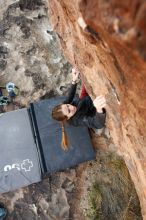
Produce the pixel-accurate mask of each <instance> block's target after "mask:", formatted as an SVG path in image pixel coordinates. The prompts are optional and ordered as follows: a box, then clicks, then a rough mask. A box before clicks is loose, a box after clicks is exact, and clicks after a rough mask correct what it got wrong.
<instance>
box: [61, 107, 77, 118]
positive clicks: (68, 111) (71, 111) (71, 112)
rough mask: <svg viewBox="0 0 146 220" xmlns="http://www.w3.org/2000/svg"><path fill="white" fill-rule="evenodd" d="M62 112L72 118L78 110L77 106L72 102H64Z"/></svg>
mask: <svg viewBox="0 0 146 220" xmlns="http://www.w3.org/2000/svg"><path fill="white" fill-rule="evenodd" d="M61 108H62V112H63V114H64V115H65V116H67V118H68V119H69V118H71V117H72V116H73V115H74V114H75V113H76V111H77V108H76V107H75V106H73V105H70V104H62V106H61Z"/></svg>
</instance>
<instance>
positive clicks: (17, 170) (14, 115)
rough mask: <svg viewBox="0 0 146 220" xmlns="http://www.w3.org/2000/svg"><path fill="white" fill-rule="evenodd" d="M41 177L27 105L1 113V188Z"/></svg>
mask: <svg viewBox="0 0 146 220" xmlns="http://www.w3.org/2000/svg"><path fill="white" fill-rule="evenodd" d="M40 180H41V169H40V162H39V158H38V153H37V148H36V143H35V141H34V136H33V132H32V129H31V124H30V120H29V115H28V111H27V109H26V108H24V109H20V110H17V111H13V112H8V113H5V114H1V115H0V192H1V193H4V192H7V191H12V190H14V189H17V188H20V187H22V186H27V185H30V184H31V183H35V182H39V181H40Z"/></svg>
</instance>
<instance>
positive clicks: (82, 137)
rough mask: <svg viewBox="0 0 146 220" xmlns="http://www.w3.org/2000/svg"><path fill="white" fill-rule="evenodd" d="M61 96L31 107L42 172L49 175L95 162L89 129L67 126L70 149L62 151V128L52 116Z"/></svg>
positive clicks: (60, 100) (61, 99)
mask: <svg viewBox="0 0 146 220" xmlns="http://www.w3.org/2000/svg"><path fill="white" fill-rule="evenodd" d="M63 100H64V98H63V97H58V98H52V99H48V100H43V101H39V102H36V103H33V104H32V105H31V112H32V115H33V118H34V124H35V126H34V127H35V129H36V133H37V134H38V135H39V137H38V138H39V143H40V144H39V145H40V148H41V152H42V155H43V157H44V158H43V160H44V166H45V169H44V170H45V172H47V173H51V172H54V171H61V170H64V169H66V168H71V167H74V166H76V165H78V164H79V163H82V162H85V161H88V160H93V159H95V152H94V150H93V148H92V144H91V140H90V136H89V132H88V128H87V127H84V126H80V127H74V126H71V125H68V124H66V126H65V129H66V133H67V135H68V137H69V142H70V148H69V150H68V151H67V152H66V151H64V150H63V149H62V148H61V135H62V134H61V125H60V123H59V122H57V121H55V120H54V119H52V117H51V112H52V108H53V107H54V106H55V105H57V104H58V103H61V102H63Z"/></svg>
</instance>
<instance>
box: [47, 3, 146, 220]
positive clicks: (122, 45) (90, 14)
mask: <svg viewBox="0 0 146 220" xmlns="http://www.w3.org/2000/svg"><path fill="white" fill-rule="evenodd" d="M49 11H50V12H49V13H50V17H51V21H52V24H53V27H54V30H56V32H57V33H58V36H59V39H60V42H61V45H62V48H63V50H64V54H65V56H66V57H67V58H68V59H69V61H70V62H71V63H72V64H73V65H76V66H77V67H78V68H79V70H80V72H81V74H82V79H83V81H84V82H85V83H86V87H87V90H88V92H89V94H90V95H91V97H92V98H95V97H96V96H97V95H99V94H104V95H105V97H106V100H107V127H108V128H109V130H110V135H111V137H112V139H113V142H114V144H115V145H116V148H117V152H118V153H119V154H120V155H122V157H123V158H124V160H125V162H126V165H127V167H128V169H129V171H130V175H131V177H132V180H133V182H134V184H135V187H136V190H137V193H138V196H139V199H140V204H141V208H142V215H143V219H146V162H145V161H146V150H145V143H146V126H145V121H146V100H145V94H146V86H145V85H146V62H145V61H146V22H145V21H146V3H145V1H144V0H128V1H127V0H123V1H121V2H119V1H118V0H111V1H107V0H81V1H77V0H72V1H70V0H49ZM79 17H82V18H83V20H84V21H85V23H86V24H87V28H82V27H81V26H82V25H79V22H78V18H79Z"/></svg>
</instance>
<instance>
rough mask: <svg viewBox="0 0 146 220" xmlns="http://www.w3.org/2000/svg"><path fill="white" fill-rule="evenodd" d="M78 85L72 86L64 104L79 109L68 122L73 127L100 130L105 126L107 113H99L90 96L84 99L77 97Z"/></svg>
mask: <svg viewBox="0 0 146 220" xmlns="http://www.w3.org/2000/svg"><path fill="white" fill-rule="evenodd" d="M76 87H77V84H72V85H71V88H70V90H69V93H68V96H67V98H66V99H65V101H64V102H63V103H64V104H71V105H74V106H76V107H77V111H76V113H75V114H74V115H73V116H72V117H71V118H70V119H69V120H68V123H69V124H71V125H73V126H80V125H85V126H87V127H89V128H97V129H100V128H102V127H104V125H105V118H106V112H105V109H103V113H98V112H97V111H96V108H95V106H94V105H93V101H92V99H91V98H90V96H86V97H84V98H83V99H79V98H77V97H75V93H76Z"/></svg>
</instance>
